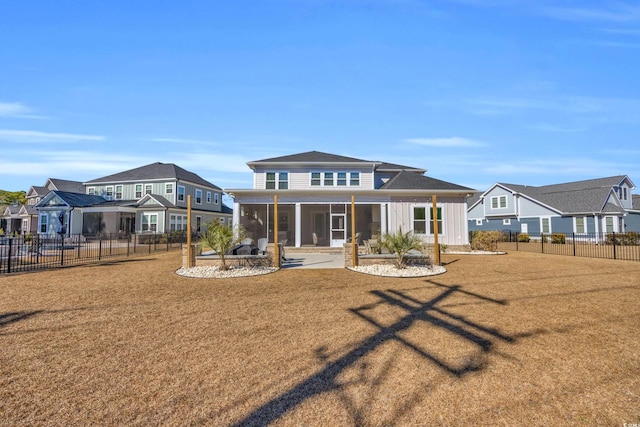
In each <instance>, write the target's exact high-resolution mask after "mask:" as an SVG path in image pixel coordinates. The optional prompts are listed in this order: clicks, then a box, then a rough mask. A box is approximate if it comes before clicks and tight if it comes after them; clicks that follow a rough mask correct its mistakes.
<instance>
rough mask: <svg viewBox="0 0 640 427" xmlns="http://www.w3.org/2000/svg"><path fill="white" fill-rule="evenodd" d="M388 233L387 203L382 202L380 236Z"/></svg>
mask: <svg viewBox="0 0 640 427" xmlns="http://www.w3.org/2000/svg"><path fill="white" fill-rule="evenodd" d="M385 234H387V204H386V203H380V237H382V236H384V235H385Z"/></svg>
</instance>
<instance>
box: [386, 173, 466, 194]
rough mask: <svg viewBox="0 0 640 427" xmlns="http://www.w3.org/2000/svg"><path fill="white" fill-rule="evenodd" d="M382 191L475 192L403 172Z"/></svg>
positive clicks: (460, 186) (456, 185)
mask: <svg viewBox="0 0 640 427" xmlns="http://www.w3.org/2000/svg"><path fill="white" fill-rule="evenodd" d="M380 189H381V190H454V191H466V192H473V191H475V190H473V189H471V188H468V187H463V186H462V185H458V184H453V183H451V182H447V181H441V180H439V179H435V178H431V177H428V176H424V175H419V174H417V173H414V172H408V171H401V172H398V173H397V174H396V175H395V176H394V177H393V178H391V179H390V180H389V181H387V182H386V183H385V184H384V185H383V186H382V187H380Z"/></svg>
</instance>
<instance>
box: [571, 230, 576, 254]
mask: <svg viewBox="0 0 640 427" xmlns="http://www.w3.org/2000/svg"><path fill="white" fill-rule="evenodd" d="M571 237H572V239H573V256H576V233H571Z"/></svg>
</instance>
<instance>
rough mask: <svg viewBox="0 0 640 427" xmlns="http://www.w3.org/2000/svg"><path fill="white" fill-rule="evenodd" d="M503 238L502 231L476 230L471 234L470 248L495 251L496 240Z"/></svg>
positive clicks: (500, 240)
mask: <svg viewBox="0 0 640 427" xmlns="http://www.w3.org/2000/svg"><path fill="white" fill-rule="evenodd" d="M504 239H505V234H504V233H503V232H502V231H478V232H476V233H475V234H474V235H473V240H472V241H471V249H473V250H475V251H490V252H495V251H496V250H498V242H502V241H504Z"/></svg>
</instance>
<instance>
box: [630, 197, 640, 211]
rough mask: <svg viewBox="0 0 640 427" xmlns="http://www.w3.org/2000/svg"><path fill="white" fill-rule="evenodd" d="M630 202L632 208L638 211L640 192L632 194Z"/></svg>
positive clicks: (639, 207) (639, 208)
mask: <svg viewBox="0 0 640 427" xmlns="http://www.w3.org/2000/svg"><path fill="white" fill-rule="evenodd" d="M631 203H632V206H633V209H634V210H638V211H640V194H632V195H631Z"/></svg>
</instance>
